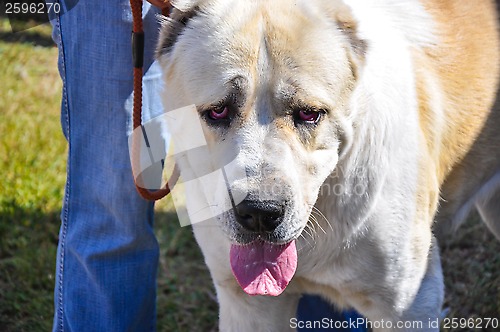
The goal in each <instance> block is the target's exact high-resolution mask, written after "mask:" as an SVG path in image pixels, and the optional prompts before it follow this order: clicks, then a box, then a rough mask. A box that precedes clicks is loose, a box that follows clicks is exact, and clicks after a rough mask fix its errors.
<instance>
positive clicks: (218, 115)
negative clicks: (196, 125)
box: [208, 106, 229, 121]
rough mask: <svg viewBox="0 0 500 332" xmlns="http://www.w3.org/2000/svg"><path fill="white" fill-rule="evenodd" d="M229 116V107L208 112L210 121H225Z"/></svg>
mask: <svg viewBox="0 0 500 332" xmlns="http://www.w3.org/2000/svg"><path fill="white" fill-rule="evenodd" d="M228 116H229V109H228V108H227V106H223V107H219V108H214V109H211V110H209V111H208V117H209V118H210V120H214V121H217V120H224V119H226V118H227V117H228Z"/></svg>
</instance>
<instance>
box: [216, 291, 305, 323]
mask: <svg viewBox="0 0 500 332" xmlns="http://www.w3.org/2000/svg"><path fill="white" fill-rule="evenodd" d="M217 296H218V299H219V305H220V317H219V319H220V320H219V327H220V330H221V331H223V332H226V331H227V332H230V331H249V332H250V331H252V332H253V331H269V332H271V331H272V332H275V331H278V332H279V331H292V330H293V329H292V327H291V322H292V321H291V319H292V318H293V317H295V316H296V310H297V305H298V301H299V296H300V295H298V294H286V292H285V293H283V294H281V295H280V296H277V297H270V296H250V295H247V294H245V293H244V292H243V291H242V290H241V288H240V287H239V286H238V285H237V284H236V283H235V284H234V286H230V287H227V286H226V287H217Z"/></svg>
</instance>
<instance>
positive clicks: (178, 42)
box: [158, 0, 366, 244]
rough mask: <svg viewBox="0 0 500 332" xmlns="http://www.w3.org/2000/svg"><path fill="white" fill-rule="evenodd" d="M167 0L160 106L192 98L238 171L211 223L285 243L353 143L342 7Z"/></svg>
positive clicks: (353, 40) (241, 238)
mask: <svg viewBox="0 0 500 332" xmlns="http://www.w3.org/2000/svg"><path fill="white" fill-rule="evenodd" d="M173 4H174V6H175V7H176V8H177V9H175V10H174V12H173V13H172V15H171V17H170V18H169V19H167V20H165V21H164V24H163V28H162V33H161V36H160V43H159V47H158V57H159V59H160V62H161V64H162V66H163V70H164V77H165V80H166V89H165V92H164V96H165V103H166V106H167V108H168V109H176V108H179V107H183V106H185V105H189V104H195V105H196V108H197V110H198V116H199V119H201V123H202V128H203V132H204V135H205V139H206V141H207V144H208V149H209V150H210V151H211V154H212V156H217V157H216V158H214V159H217V158H219V157H220V158H221V159H227V156H232V157H231V158H229V159H232V160H233V162H232V165H233V166H234V167H235V168H239V169H240V170H243V173H244V174H245V177H244V179H242V178H241V177H234V178H233V179H232V180H228V178H226V181H227V187H228V189H229V191H230V193H231V195H232V198H233V199H232V204H233V209H231V210H230V211H227V212H226V213H223V214H222V215H219V217H218V219H219V221H220V225H221V227H222V228H223V230H224V231H225V233H226V234H227V235H228V236H229V238H230V239H231V241H233V243H238V244H248V243H253V242H255V241H262V242H265V243H268V244H269V243H270V244H287V243H290V242H291V241H293V240H295V239H296V238H298V237H299V235H300V234H301V232H302V231H303V229H304V228H305V227H306V225H307V223H308V221H309V217H310V214H311V209H312V207H313V205H314V204H315V202H316V199H317V197H318V192H319V190H320V187H321V185H322V184H323V183H324V181H325V179H326V178H327V177H328V176H329V175H330V174H331V173H332V171H333V170H334V169H335V167H336V165H337V162H338V160H339V158H342V155H343V153H345V151H346V150H347V149H348V147H349V144H350V137H351V131H352V120H351V119H350V110H349V100H350V97H351V94H352V92H353V90H354V87H355V85H356V80H357V75H358V71H359V67H360V66H362V65H363V53H364V47H365V46H366V45H365V44H364V42H363V41H362V40H360V39H358V38H357V36H356V26H355V23H354V20H353V19H352V17H351V13H350V10H349V8H348V7H346V6H345V5H343V4H342V3H341V1H335V0H334V1H331V0H328V1H326V0H325V1H322V0H316V1H285V0H273V1H237V0H224V1H217V0H186V1H182V0H180V1H174V2H173ZM226 169H227V168H226ZM229 178H231V177H229ZM235 197H240V198H241V199H235Z"/></svg>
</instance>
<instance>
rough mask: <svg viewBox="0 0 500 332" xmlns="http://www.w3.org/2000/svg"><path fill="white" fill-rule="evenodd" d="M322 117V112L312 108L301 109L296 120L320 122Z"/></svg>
mask: <svg viewBox="0 0 500 332" xmlns="http://www.w3.org/2000/svg"><path fill="white" fill-rule="evenodd" d="M320 118H321V112H318V111H312V110H299V111H298V112H297V115H296V120H297V121H300V122H305V123H318V121H319V120H320Z"/></svg>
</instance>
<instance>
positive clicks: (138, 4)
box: [130, 0, 180, 201]
mask: <svg viewBox="0 0 500 332" xmlns="http://www.w3.org/2000/svg"><path fill="white" fill-rule="evenodd" d="M142 2H143V0H130V7H131V9H132V19H133V28H132V54H133V60H134V109H133V120H134V121H133V122H134V124H133V126H134V129H136V128H138V127H140V126H142V72H143V70H142V68H143V63H144V28H143V24H142ZM149 2H151V3H152V4H153V5H155V6H157V7H159V8H161V10H162V14H163V15H165V16H168V15H169V12H170V9H171V5H170V1H169V0H149ZM136 136H137V137H138V136H139V135H133V139H132V152H131V153H132V160H133V162H134V161H136V160H137V159H138V157H137V153H136V151H137V144H138V142H136V141H137V140H136V139H135V137H136ZM179 175H180V172H179V169H178V168H177V165H176V166H175V167H174V170H173V172H172V176H171V177H170V180H169V181H167V183H166V184H165V187H164V188H162V189H159V190H157V191H150V190H148V189H145V188H142V187H141V186H139V185H138V183H137V181H136V179H135V176H134V183H135V187H136V189H137V192H138V193H139V194H140V195H141V196H142V197H143V198H144V199H146V200H150V201H156V200H159V199H161V198H163V197H165V196H167V195H168V194H169V193H170V187H169V184H168V183H169V182H170V183H171V184H172V187H173V186H174V185H175V183H176V182H177V180H178V179H179Z"/></svg>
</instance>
